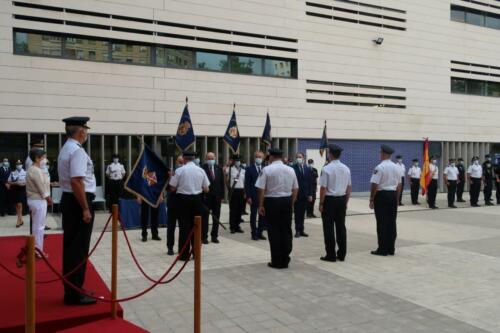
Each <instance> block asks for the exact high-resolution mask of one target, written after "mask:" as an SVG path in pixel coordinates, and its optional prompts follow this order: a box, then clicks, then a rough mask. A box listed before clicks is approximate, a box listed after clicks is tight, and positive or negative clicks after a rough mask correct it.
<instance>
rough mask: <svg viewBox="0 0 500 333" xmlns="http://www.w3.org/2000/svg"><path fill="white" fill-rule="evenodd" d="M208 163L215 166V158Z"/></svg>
mask: <svg viewBox="0 0 500 333" xmlns="http://www.w3.org/2000/svg"><path fill="white" fill-rule="evenodd" d="M207 164H208V165H209V166H211V167H213V166H214V165H215V160H208V161H207Z"/></svg>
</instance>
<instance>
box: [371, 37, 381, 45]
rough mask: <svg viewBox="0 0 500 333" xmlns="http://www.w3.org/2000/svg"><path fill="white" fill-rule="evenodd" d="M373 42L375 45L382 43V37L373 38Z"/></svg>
mask: <svg viewBox="0 0 500 333" xmlns="http://www.w3.org/2000/svg"><path fill="white" fill-rule="evenodd" d="M373 42H374V43H375V44H377V45H382V43H383V42H384V38H382V37H379V38H377V39H374V40H373Z"/></svg>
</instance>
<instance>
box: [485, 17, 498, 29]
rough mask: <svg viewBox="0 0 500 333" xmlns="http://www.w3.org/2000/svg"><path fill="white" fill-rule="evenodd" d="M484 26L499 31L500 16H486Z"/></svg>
mask: <svg viewBox="0 0 500 333" xmlns="http://www.w3.org/2000/svg"><path fill="white" fill-rule="evenodd" d="M486 26H487V27H488V28H493V29H498V30H500V16H498V15H494V14H488V15H486Z"/></svg>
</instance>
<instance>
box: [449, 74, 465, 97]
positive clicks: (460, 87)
mask: <svg viewBox="0 0 500 333" xmlns="http://www.w3.org/2000/svg"><path fill="white" fill-rule="evenodd" d="M451 92H452V93H455V94H465V80H464V79H456V78H452V79H451Z"/></svg>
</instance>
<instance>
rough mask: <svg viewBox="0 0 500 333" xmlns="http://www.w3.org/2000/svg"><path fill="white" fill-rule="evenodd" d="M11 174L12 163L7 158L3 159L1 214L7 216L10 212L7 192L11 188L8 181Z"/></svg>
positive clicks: (0, 169)
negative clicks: (8, 186)
mask: <svg viewBox="0 0 500 333" xmlns="http://www.w3.org/2000/svg"><path fill="white" fill-rule="evenodd" d="M9 176H10V164H9V160H8V159H7V158H4V159H3V162H2V165H1V166H0V216H5V214H8V207H9V205H8V201H7V197H8V196H7V193H8V191H9V189H8V188H7V181H8V180H9Z"/></svg>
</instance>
